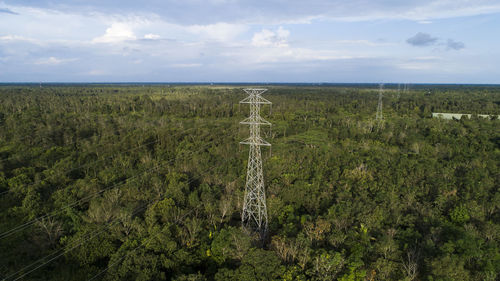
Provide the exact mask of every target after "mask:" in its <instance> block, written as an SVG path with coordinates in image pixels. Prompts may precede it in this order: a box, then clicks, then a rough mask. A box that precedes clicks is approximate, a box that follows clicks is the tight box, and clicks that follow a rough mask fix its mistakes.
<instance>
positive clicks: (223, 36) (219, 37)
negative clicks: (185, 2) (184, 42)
mask: <svg viewBox="0 0 500 281" xmlns="http://www.w3.org/2000/svg"><path fill="white" fill-rule="evenodd" d="M184 29H185V30H186V31H187V32H190V33H192V34H195V35H198V36H200V37H201V38H202V39H209V40H216V41H229V40H232V39H234V38H235V37H237V36H238V35H240V34H241V33H243V32H245V31H246V30H247V29H248V27H247V26H246V25H242V24H230V23H225V22H219V23H215V24H208V25H198V24H196V25H189V26H186V27H184Z"/></svg>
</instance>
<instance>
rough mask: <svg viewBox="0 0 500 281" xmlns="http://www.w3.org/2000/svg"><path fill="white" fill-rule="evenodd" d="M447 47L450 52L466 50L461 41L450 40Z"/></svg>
mask: <svg viewBox="0 0 500 281" xmlns="http://www.w3.org/2000/svg"><path fill="white" fill-rule="evenodd" d="M446 47H447V48H448V50H460V49H463V48H465V44H464V43H463V42H460V41H455V40H453V39H448V41H446Z"/></svg>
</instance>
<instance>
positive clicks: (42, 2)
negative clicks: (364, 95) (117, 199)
mask: <svg viewBox="0 0 500 281" xmlns="http://www.w3.org/2000/svg"><path fill="white" fill-rule="evenodd" d="M499 35H500V0H496V1H493V0H474V1H472V0H438V1H435V0H434V1H433V0H412V1H401V0H349V1H347V0H307V1H306V0H298V1H297V0H267V1H261V0H142V1H137V0H108V1H105V0H100V1H99V0H65V1H60V0H50V1H49V0H15V1H9V0H0V82H270V83H271V82H306V83H321V82H330V83H480V84H481V83H485V84H498V83H500V48H499V45H500V36H499Z"/></svg>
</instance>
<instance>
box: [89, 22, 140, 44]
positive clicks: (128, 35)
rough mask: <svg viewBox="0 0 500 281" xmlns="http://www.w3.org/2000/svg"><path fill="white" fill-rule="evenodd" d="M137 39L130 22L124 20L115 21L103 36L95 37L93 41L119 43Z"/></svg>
mask: <svg viewBox="0 0 500 281" xmlns="http://www.w3.org/2000/svg"><path fill="white" fill-rule="evenodd" d="M135 39H136V36H135V34H134V31H133V30H132V27H131V26H130V25H129V24H127V23H124V22H115V23H113V24H111V26H110V27H109V28H107V29H106V33H105V34H104V35H103V36H99V37H96V38H94V39H93V40H92V43H118V42H122V41H127V40H135Z"/></svg>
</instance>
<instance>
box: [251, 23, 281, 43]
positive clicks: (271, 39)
mask: <svg viewBox="0 0 500 281" xmlns="http://www.w3.org/2000/svg"><path fill="white" fill-rule="evenodd" d="M289 35H290V31H288V30H286V29H284V28H283V27H281V26H280V27H279V28H278V30H276V31H271V30H268V29H262V30H261V31H260V32H257V33H255V34H254V35H253V37H252V45H254V46H256V47H288V41H287V40H288V36H289Z"/></svg>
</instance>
